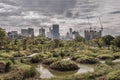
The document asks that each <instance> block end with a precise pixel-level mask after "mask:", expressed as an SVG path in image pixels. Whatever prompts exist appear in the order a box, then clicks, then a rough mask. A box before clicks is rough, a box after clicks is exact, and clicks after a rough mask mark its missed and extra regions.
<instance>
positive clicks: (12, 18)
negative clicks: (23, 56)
mask: <svg viewBox="0 0 120 80" xmlns="http://www.w3.org/2000/svg"><path fill="white" fill-rule="evenodd" d="M119 4H120V0H0V26H1V27H2V28H4V29H6V30H7V31H12V30H17V31H19V32H20V29H21V28H28V27H33V28H35V32H36V34H38V29H39V28H40V27H44V28H45V29H47V30H48V28H49V27H51V26H52V24H60V32H61V35H64V34H66V32H67V31H68V30H69V28H73V30H77V31H79V32H80V33H81V35H83V32H84V30H85V29H89V25H88V19H87V17H89V19H90V23H91V24H92V26H93V28H96V29H97V30H99V29H100V27H101V26H100V22H99V19H98V17H100V18H101V21H102V24H103V27H104V35H106V34H111V35H119V34H120V6H119Z"/></svg>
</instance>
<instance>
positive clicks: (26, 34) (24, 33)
mask: <svg viewBox="0 0 120 80" xmlns="http://www.w3.org/2000/svg"><path fill="white" fill-rule="evenodd" d="M21 35H22V36H24V37H32V36H34V29H33V28H28V29H21Z"/></svg>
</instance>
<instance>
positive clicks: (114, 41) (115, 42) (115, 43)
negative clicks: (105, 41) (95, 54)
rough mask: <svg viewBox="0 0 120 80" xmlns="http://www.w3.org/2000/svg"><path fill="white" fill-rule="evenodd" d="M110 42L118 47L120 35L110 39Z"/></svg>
mask: <svg viewBox="0 0 120 80" xmlns="http://www.w3.org/2000/svg"><path fill="white" fill-rule="evenodd" d="M112 44H113V45H114V46H116V47H118V48H120V36H117V37H115V39H114V40H113V41H112Z"/></svg>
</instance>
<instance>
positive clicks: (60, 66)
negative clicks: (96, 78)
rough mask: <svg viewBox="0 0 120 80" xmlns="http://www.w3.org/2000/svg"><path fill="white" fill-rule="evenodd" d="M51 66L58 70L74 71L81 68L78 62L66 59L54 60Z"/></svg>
mask: <svg viewBox="0 0 120 80" xmlns="http://www.w3.org/2000/svg"><path fill="white" fill-rule="evenodd" d="M50 68H51V69H54V70H58V71H73V70H78V69H79V67H78V65H77V64H76V63H74V62H72V61H66V60H61V61H57V62H54V63H52V64H51V65H50Z"/></svg>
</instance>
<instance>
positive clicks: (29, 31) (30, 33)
mask: <svg viewBox="0 0 120 80" xmlns="http://www.w3.org/2000/svg"><path fill="white" fill-rule="evenodd" d="M28 35H29V37H32V36H34V29H33V28H28Z"/></svg>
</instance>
